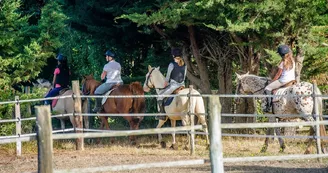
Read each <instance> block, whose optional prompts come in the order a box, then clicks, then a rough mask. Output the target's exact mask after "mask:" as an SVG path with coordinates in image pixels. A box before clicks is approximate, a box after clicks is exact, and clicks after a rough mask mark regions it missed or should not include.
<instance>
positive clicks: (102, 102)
mask: <svg viewBox="0 0 328 173" xmlns="http://www.w3.org/2000/svg"><path fill="white" fill-rule="evenodd" d="M119 86H120V84H115V85H113V86H112V88H110V89H109V91H107V92H106V93H105V94H104V95H103V96H108V95H110V93H112V92H113V91H114V90H115V89H117V87H119ZM107 99H108V98H107V97H104V98H102V100H101V105H103V104H105V102H106V100H107Z"/></svg>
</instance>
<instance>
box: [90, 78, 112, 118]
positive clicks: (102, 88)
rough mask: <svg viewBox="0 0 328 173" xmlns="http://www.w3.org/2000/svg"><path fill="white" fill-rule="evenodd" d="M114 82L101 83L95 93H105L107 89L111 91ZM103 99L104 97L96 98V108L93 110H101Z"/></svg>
mask: <svg viewBox="0 0 328 173" xmlns="http://www.w3.org/2000/svg"><path fill="white" fill-rule="evenodd" d="M112 86H113V84H111V83H103V84H101V85H100V86H99V87H98V88H97V89H96V90H95V95H103V94H105V93H106V92H107V91H109V90H110V89H111V88H112ZM101 101H102V98H96V105H95V108H94V109H93V110H92V111H93V112H100V111H101V106H102V105H101Z"/></svg>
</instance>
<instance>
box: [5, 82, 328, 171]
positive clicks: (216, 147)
mask: <svg viewBox="0 0 328 173" xmlns="http://www.w3.org/2000/svg"><path fill="white" fill-rule="evenodd" d="M74 86H75V90H77V88H76V86H77V85H76V84H75V85H74ZM74 93H78V94H73V95H71V96H58V97H51V98H46V99H45V98H42V99H29V100H19V97H15V101H6V102H0V105H2V104H15V119H9V120H0V123H15V124H16V135H14V136H8V137H0V144H4V143H12V142H16V148H17V149H16V152H17V155H21V149H20V148H21V143H22V142H24V141H30V140H35V139H36V138H37V135H36V134H21V122H22V121H28V120H35V119H36V118H37V117H30V118H21V112H20V103H28V102H35V101H43V100H49V99H59V98H70V97H73V98H74V100H75V101H77V102H76V105H75V107H76V108H75V110H76V111H75V112H74V113H69V114H58V115H53V116H52V117H64V116H74V117H75V118H77V119H79V122H80V123H81V122H82V118H81V117H82V116H131V115H132V116H141V115H142V116H154V115H159V114H158V113H156V114H119V115H118V114H85V113H81V110H79V109H80V108H79V106H78V105H81V104H80V103H78V102H79V100H81V98H91V97H92V98H95V97H97V98H98V97H107V98H112V97H114V96H84V95H79V92H74ZM168 96H170V97H176V96H178V95H168ZM179 96H181V95H179ZM183 96H186V97H209V99H210V105H209V107H210V113H205V115H209V116H210V117H209V119H210V125H209V127H210V129H211V130H210V133H209V134H210V136H211V140H210V141H211V146H210V153H211V155H210V157H211V163H212V164H211V166H212V172H220V173H221V172H224V169H223V163H224V162H245V161H265V160H290V159H313V158H323V157H328V155H327V154H321V153H320V152H319V148H318V153H317V154H312V155H284V156H261V157H238V158H235V157H234V158H223V152H222V139H221V137H222V136H243V137H268V135H248V134H244V135H243V134H225V133H222V131H221V130H222V129H238V128H277V127H296V126H312V127H316V129H317V130H316V132H317V134H316V136H315V137H307V136H306V137H307V138H316V139H317V144H320V139H327V137H322V136H320V132H318V131H319V130H318V127H319V126H320V125H328V121H322V120H319V116H318V111H317V110H316V109H317V107H315V110H316V112H315V113H314V114H313V115H312V116H313V117H315V118H316V121H315V122H282V123H249V124H245V123H229V124H221V123H220V121H221V120H220V118H221V116H236V117H241V116H244V117H248V116H251V117H256V115H255V114H251V115H246V114H221V111H220V110H221V105H220V102H219V98H220V97H230V98H236V97H245V98H248V97H253V98H254V97H257V98H260V97H268V96H263V95H208V94H203V95H191V94H188V95H183ZM302 96H303V95H302ZM304 96H311V97H322V98H328V96H324V95H304ZM115 97H121V98H126V97H145V98H150V97H157V95H140V96H115ZM270 97H273V95H272V96H270ZM289 97H293V96H289ZM294 97H295V96H294ZM315 105H316V104H315ZM163 115H167V114H163ZM174 115H183V114H174ZM188 115H190V116H192V115H193V114H191V113H190V112H189V113H188ZM40 116H43V115H40ZM49 116H50V115H49ZM263 116H266V117H271V116H280V115H263ZM281 116H285V117H289V116H293V117H295V115H287V114H286V115H281ZM296 116H298V117H300V118H301V117H304V116H305V115H296ZM324 117H328V116H324ZM39 121H41V120H38V123H39ZM48 124H49V123H48ZM38 127H39V125H38ZM198 129H202V126H200V125H198V126H194V127H192V126H185V127H176V128H161V129H143V130H135V131H128V130H127V131H105V132H104V131H102V132H98V130H94V129H83V128H82V125H80V126H79V127H77V128H76V129H65V130H57V131H52V130H50V131H52V132H51V134H52V133H58V132H63V131H72V130H76V131H78V132H80V133H74V134H53V135H52V137H51V139H72V138H80V141H81V139H82V141H83V138H97V137H113V136H129V135H145V134H157V133H172V132H180V133H189V134H192V135H193V134H197V133H199V134H202V133H201V132H194V130H198ZM84 130H85V131H94V132H93V133H83V131H84ZM44 136H47V135H44ZM269 136H270V135H269ZM48 137H49V136H48ZM281 137H284V136H281ZM285 137H286V136H285ZM287 137H288V136H287ZM289 137H290V136H289ZM292 137H293V138H296V137H295V136H292ZM300 138H305V137H300ZM40 140H41V139H40ZM39 145H41V144H40V143H39ZM78 145H79V146H78ZM77 148H82V149H83V143H82V144H77ZM192 148H193V147H192ZM193 153H194V151H191V154H193ZM44 154H45V152H44ZM47 157H49V155H47ZM45 160H47V161H48V159H45ZM205 162H206V160H190V161H177V162H165V163H163V162H162V163H160V165H159V164H158V163H147V165H148V166H149V165H150V166H153V167H163V164H168V165H169V166H179V165H189V164H191V163H192V164H193V165H194V164H204V163H205ZM40 164H44V163H40ZM144 165H146V164H138V165H132V168H134V169H139V168H146V167H144ZM127 166H129V167H130V168H131V165H118V166H110V167H100V168H87V169H86V168H84V170H102V171H103V170H105V171H106V170H118V169H121V170H128V169H127V168H126V167H127ZM147 168H148V167H147ZM40 169H41V168H40ZM42 169H48V168H45V167H44V168H42ZM49 170H50V169H49ZM51 170H53V169H51ZM61 171H64V172H65V171H66V172H67V171H68V172H70V171H79V172H81V171H83V170H81V169H72V170H56V171H55V172H61Z"/></svg>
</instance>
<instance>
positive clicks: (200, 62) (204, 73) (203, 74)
mask: <svg viewBox="0 0 328 173" xmlns="http://www.w3.org/2000/svg"><path fill="white" fill-rule="evenodd" d="M188 31H189V36H190V44H191V49H192V53H193V55H194V58H195V60H196V63H197V67H198V70H199V76H200V80H201V87H199V89H201V91H202V93H206V94H210V93H211V88H210V80H209V77H208V69H207V67H206V61H205V60H204V59H202V58H201V56H200V52H199V48H198V45H197V41H196V37H195V31H194V27H193V26H188Z"/></svg>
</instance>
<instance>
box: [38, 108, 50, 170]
mask: <svg viewBox="0 0 328 173" xmlns="http://www.w3.org/2000/svg"><path fill="white" fill-rule="evenodd" d="M35 112H36V119H37V140H38V172H40V173H52V172H53V161H52V155H53V145H52V127H51V115H50V105H45V106H36V107H35Z"/></svg>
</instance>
